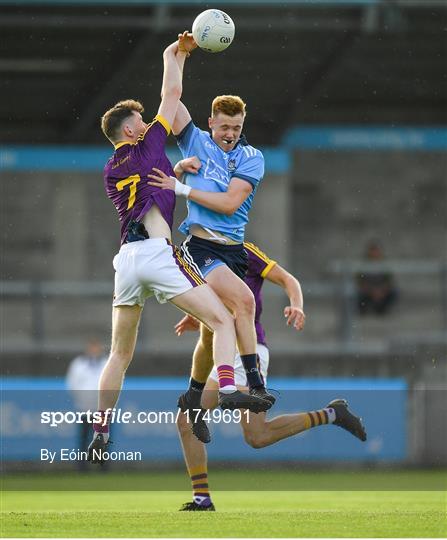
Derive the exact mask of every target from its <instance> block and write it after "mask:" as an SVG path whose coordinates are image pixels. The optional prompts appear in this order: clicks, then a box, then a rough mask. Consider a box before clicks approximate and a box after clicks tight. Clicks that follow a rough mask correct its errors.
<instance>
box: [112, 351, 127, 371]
mask: <svg viewBox="0 0 447 540" xmlns="http://www.w3.org/2000/svg"><path fill="white" fill-rule="evenodd" d="M131 360H132V353H131V352H129V353H127V352H126V351H113V350H112V352H111V354H110V356H109V360H108V362H107V363H108V364H111V365H113V366H114V367H115V368H118V369H120V370H121V371H122V372H123V373H125V372H126V370H127V368H128V367H129V364H130V362H131Z"/></svg>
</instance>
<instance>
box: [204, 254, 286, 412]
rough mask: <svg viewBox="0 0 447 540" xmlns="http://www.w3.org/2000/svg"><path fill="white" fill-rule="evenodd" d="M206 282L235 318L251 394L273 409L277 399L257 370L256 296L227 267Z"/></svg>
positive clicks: (240, 350) (214, 271)
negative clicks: (268, 390)
mask: <svg viewBox="0 0 447 540" xmlns="http://www.w3.org/2000/svg"><path fill="white" fill-rule="evenodd" d="M206 280H207V283H208V284H209V285H210V286H211V287H212V288H213V290H214V291H215V292H216V293H217V295H218V296H219V298H220V299H221V300H222V302H223V303H224V304H225V305H226V306H227V308H228V309H230V310H231V312H232V313H233V314H234V317H235V326H236V337H237V343H238V348H239V353H240V356H241V360H242V364H243V366H244V369H245V372H246V374H247V380H248V385H249V388H250V393H251V394H252V395H255V396H258V397H261V398H263V399H267V400H268V401H270V403H271V404H272V405H273V404H274V403H275V398H274V397H273V396H272V395H271V394H269V393H268V392H267V391H266V390H265V386H264V381H263V380H262V376H261V374H260V372H259V368H258V356H257V354H256V341H257V337H256V329H255V324H254V320H255V310H256V304H255V299H254V296H253V293H252V292H251V290H250V288H249V287H248V285H247V284H246V283H245V282H244V281H242V280H241V279H240V278H238V277H237V276H236V274H234V272H232V271H231V270H230V269H229V268H228V267H227V266H225V265H221V266H218V267H217V268H214V269H213V270H211V272H209V274H207V276H206Z"/></svg>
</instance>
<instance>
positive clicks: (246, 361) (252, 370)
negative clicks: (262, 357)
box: [241, 354, 264, 388]
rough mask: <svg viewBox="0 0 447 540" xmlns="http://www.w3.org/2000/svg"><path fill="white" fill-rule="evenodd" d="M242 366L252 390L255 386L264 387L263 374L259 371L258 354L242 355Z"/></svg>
mask: <svg viewBox="0 0 447 540" xmlns="http://www.w3.org/2000/svg"><path fill="white" fill-rule="evenodd" d="M241 360H242V364H243V366H244V369H245V374H246V375H247V382H248V386H249V387H250V388H253V387H254V386H264V381H263V380H262V376H261V373H260V372H259V369H258V355H257V354H241Z"/></svg>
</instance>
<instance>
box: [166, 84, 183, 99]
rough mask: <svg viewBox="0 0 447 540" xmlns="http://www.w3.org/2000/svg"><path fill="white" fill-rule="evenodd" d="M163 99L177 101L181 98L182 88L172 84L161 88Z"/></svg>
mask: <svg viewBox="0 0 447 540" xmlns="http://www.w3.org/2000/svg"><path fill="white" fill-rule="evenodd" d="M162 96H163V98H170V99H178V100H180V98H181V97H182V86H181V85H180V84H172V85H169V86H167V87H166V88H163V91H162Z"/></svg>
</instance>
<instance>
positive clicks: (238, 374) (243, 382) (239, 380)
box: [210, 343, 270, 386]
mask: <svg viewBox="0 0 447 540" xmlns="http://www.w3.org/2000/svg"><path fill="white" fill-rule="evenodd" d="M256 352H257V353H258V355H259V361H260V364H261V365H260V368H261V369H260V371H261V375H262V376H263V378H264V383H267V372H268V369H269V358H270V354H269V350H268V349H267V347H266V346H265V345H261V344H260V343H258V344H257V345H256ZM210 378H211V379H213V381H216V382H218V381H219V378H218V376H217V369H216V366H214V367H213V369H212V370H211V373H210ZM234 382H235V383H236V386H248V385H247V376H246V374H245V369H244V366H243V365H242V360H241V357H240V355H239V353H237V354H236V356H235V358H234Z"/></svg>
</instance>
